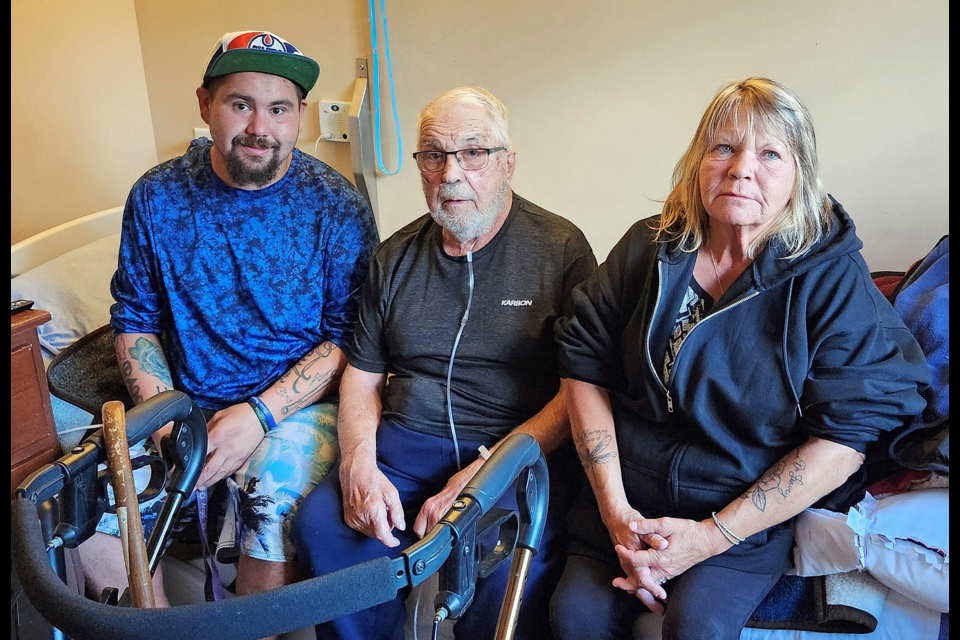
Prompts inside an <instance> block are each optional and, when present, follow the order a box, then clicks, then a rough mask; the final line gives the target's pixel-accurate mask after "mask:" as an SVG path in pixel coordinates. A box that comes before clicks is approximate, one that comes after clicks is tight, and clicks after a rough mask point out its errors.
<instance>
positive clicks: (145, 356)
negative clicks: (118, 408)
mask: <svg viewBox="0 0 960 640" xmlns="http://www.w3.org/2000/svg"><path fill="white" fill-rule="evenodd" d="M127 353H128V354H130V357H131V358H133V359H134V360H136V361H137V363H139V365H140V370H141V371H143V372H144V373H147V374H150V375H152V376H156V377H158V378H160V382H162V383H164V384H165V385H167V386H169V387H172V386H173V379H172V378H171V377H170V367H168V366H167V361H166V358H165V357H164V355H163V350H162V349H160V345H158V344H156V343H155V342H151V341H150V340H147V339H146V338H137V342H136V343H135V344H134V346H132V347H130V349H129V350H128V351H127ZM126 363H129V361H127V362H126ZM126 363H125V364H126ZM124 369H125V372H124V375H126V367H124ZM132 371H133V368H132V367H131V368H130V372H131V373H132ZM131 395H133V392H131Z"/></svg>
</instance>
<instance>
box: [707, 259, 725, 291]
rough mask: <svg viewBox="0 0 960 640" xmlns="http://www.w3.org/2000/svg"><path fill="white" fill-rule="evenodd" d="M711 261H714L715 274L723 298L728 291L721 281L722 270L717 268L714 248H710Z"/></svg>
mask: <svg viewBox="0 0 960 640" xmlns="http://www.w3.org/2000/svg"><path fill="white" fill-rule="evenodd" d="M710 261H711V262H712V263H713V275H715V276H716V277H717V286H718V287H720V297H721V298H722V297H723V295H724V294H725V293H726V291H725V290H724V288H723V284H721V282H720V270H719V269H718V268H717V259H716V258H714V257H713V249H712V248H711V249H710Z"/></svg>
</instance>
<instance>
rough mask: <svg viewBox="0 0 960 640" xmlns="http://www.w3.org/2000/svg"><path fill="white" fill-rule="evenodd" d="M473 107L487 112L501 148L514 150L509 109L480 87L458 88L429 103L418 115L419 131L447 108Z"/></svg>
mask: <svg viewBox="0 0 960 640" xmlns="http://www.w3.org/2000/svg"><path fill="white" fill-rule="evenodd" d="M463 105H472V106H475V107H479V108H481V109H483V111H484V112H486V114H487V116H488V117H489V119H490V128H491V130H492V133H493V135H494V136H495V138H496V142H497V144H498V145H499V146H502V147H506V148H507V149H508V150H509V149H512V148H513V145H512V144H511V143H510V136H509V135H508V134H507V129H508V127H507V108H506V107H505V106H504V105H503V103H502V102H500V101H499V100H497V98H496V97H494V95H493V94H492V93H490V92H489V91H487V90H486V89H482V88H480V87H458V88H456V89H451V90H450V91H447V92H446V93H441V94H440V95H439V96H437V97H436V98H434V99H433V100H431V101H430V102H428V103H427V104H426V105H425V106H424V107H423V109H421V110H420V113H418V114H417V131H420V128H421V126H422V125H423V121H424V120H425V119H426V118H428V117H430V116H432V115H434V114H435V113H436V112H437V111H439V110H440V109H443V108H446V107H459V106H463Z"/></svg>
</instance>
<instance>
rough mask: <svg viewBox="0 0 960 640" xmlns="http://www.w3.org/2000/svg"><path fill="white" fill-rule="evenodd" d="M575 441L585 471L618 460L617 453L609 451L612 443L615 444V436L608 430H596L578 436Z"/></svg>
mask: <svg viewBox="0 0 960 640" xmlns="http://www.w3.org/2000/svg"><path fill="white" fill-rule="evenodd" d="M574 440H575V444H576V446H577V453H578V454H579V455H580V462H581V463H582V464H583V467H584V469H589V468H591V467H594V466H596V465H599V464H607V463H608V462H612V461H614V460H616V458H617V452H616V451H607V449H608V448H609V446H610V443H611V442H613V436H612V435H611V434H610V432H609V431H607V430H606V429H594V430H593V431H587V432H586V433H584V434H582V435H581V434H577V436H576V437H575V439H574Z"/></svg>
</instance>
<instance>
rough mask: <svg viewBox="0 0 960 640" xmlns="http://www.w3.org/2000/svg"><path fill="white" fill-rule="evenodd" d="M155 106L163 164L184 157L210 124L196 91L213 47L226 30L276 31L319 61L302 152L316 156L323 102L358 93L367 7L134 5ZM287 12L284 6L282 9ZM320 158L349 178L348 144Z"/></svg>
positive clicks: (181, 0)
mask: <svg viewBox="0 0 960 640" xmlns="http://www.w3.org/2000/svg"><path fill="white" fill-rule="evenodd" d="M136 7H137V22H138V24H139V28H140V40H141V43H142V46H143V65H144V68H145V69H146V75H147V86H148V88H149V93H150V107H151V109H152V110H153V113H154V118H153V125H154V131H155V133H156V141H157V154H158V156H159V157H160V160H161V161H163V160H168V159H170V158H173V157H175V156H179V155H181V154H182V153H183V152H184V151H185V150H186V148H187V146H188V145H189V143H190V139H191V137H192V135H193V128H194V127H206V125H205V124H204V123H203V120H202V119H201V118H200V112H199V109H198V107H197V97H196V93H195V92H196V89H197V87H198V86H199V85H200V79H201V75H202V73H203V69H204V67H205V66H206V63H207V61H208V60H209V57H208V56H209V55H210V52H211V50H212V49H213V45H214V44H215V43H216V42H217V40H218V39H219V38H220V36H222V35H223V34H225V33H230V32H233V31H244V30H249V29H263V30H266V31H272V32H274V33H276V34H277V35H279V36H280V37H282V38H284V39H286V40H288V41H290V42H291V43H293V44H294V45H295V46H296V47H297V48H299V49H300V50H301V51H303V52H304V53H305V54H307V55H308V56H310V57H311V58H313V59H315V60H316V61H317V62H319V63H320V78H319V80H317V84H316V86H315V87H314V88H313V89H312V90H311V91H310V94H309V96H308V97H307V101H308V105H309V106H308V109H307V117H306V122H305V124H304V128H303V131H302V133H301V134H300V141H299V143H298V145H297V146H298V147H299V148H300V149H301V150H302V151H306V152H307V153H311V154H312V153H313V150H314V144H315V143H316V140H317V136H318V135H320V125H319V113H318V110H317V102H318V101H319V100H346V101H349V100H350V98H351V96H352V94H353V85H354V79H355V78H356V72H355V71H354V63H355V60H356V59H357V58H358V57H362V56H364V55H367V54H365V53H364V51H365V47H367V46H368V45H367V44H366V42H367V41H366V39H365V37H364V35H363V34H364V33H365V32H366V23H365V13H364V11H365V7H366V4H365V3H363V2H358V1H357V0H324V1H323V2H316V1H312V0H311V1H297V2H285V3H283V4H274V3H265V2H261V1H256V0H217V1H215V2H202V3H198V2H196V1H195V0H163V1H162V2H158V1H156V0H136ZM280 7H282V9H280ZM317 157H319V158H320V159H321V160H323V161H324V162H326V163H327V164H329V165H331V166H332V167H334V168H335V169H337V170H338V171H340V172H341V173H343V174H344V175H347V176H348V177H351V178H352V174H351V170H350V147H349V145H348V144H346V143H333V142H325V141H320V143H319V145H317Z"/></svg>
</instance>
